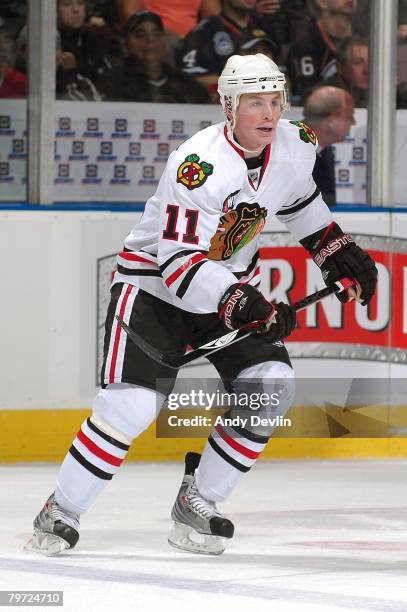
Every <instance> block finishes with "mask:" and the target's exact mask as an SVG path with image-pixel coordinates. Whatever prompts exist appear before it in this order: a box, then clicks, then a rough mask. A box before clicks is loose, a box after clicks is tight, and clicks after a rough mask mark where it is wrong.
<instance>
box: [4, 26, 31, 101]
mask: <svg viewBox="0 0 407 612" xmlns="http://www.w3.org/2000/svg"><path fill="white" fill-rule="evenodd" d="M11 46H12V43H11V40H10V39H9V37H8V36H7V33H6V32H4V31H2V32H0V98H25V97H26V96H27V79H26V77H25V75H24V74H22V73H21V72H19V71H18V70H14V69H13V68H12V67H11V65H10V64H11Z"/></svg>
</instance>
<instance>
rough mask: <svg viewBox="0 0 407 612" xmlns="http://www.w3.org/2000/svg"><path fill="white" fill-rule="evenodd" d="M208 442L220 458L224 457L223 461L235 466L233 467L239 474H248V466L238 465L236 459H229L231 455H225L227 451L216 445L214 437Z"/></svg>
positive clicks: (210, 437)
mask: <svg viewBox="0 0 407 612" xmlns="http://www.w3.org/2000/svg"><path fill="white" fill-rule="evenodd" d="M208 442H209V444H210V445H211V446H212V448H213V450H214V451H215V452H216V453H218V455H220V457H222V459H224V460H225V461H227V462H228V463H230V465H233V467H234V468H236V469H237V470H239V472H248V471H249V470H250V468H249V467H247V465H242V464H241V463H238V462H237V461H236V460H235V459H232V457H229V455H228V454H227V453H225V451H224V450H223V449H222V448H220V446H218V445H217V444H216V442H215V440H214V439H213V438H212V436H209V438H208Z"/></svg>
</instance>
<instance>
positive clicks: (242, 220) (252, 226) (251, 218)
mask: <svg viewBox="0 0 407 612" xmlns="http://www.w3.org/2000/svg"><path fill="white" fill-rule="evenodd" d="M232 195H233V194H232ZM266 216H267V210H266V209H265V208H263V207H260V206H259V204H257V202H255V203H254V204H248V203H247V202H240V203H239V204H238V205H237V206H236V208H235V209H234V210H229V211H228V212H227V213H226V214H224V215H222V217H221V218H220V221H219V225H218V229H217V230H216V233H215V235H214V236H212V239H211V246H210V249H209V252H208V258H209V259H214V260H215V261H225V260H226V259H229V258H230V257H232V255H233V254H234V253H237V251H239V250H240V249H242V248H243V247H244V246H246V244H248V243H249V242H250V241H251V240H253V239H254V238H255V237H256V236H257V235H258V234H259V233H260V232H261V230H262V229H263V227H264V224H265V222H266Z"/></svg>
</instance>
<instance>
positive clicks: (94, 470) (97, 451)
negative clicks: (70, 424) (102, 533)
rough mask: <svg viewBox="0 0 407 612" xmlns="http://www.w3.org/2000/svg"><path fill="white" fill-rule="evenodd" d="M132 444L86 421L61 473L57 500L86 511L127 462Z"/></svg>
mask: <svg viewBox="0 0 407 612" xmlns="http://www.w3.org/2000/svg"><path fill="white" fill-rule="evenodd" d="M128 450H129V446H128V445H127V444H124V443H123V442H119V441H118V440H116V439H115V438H113V437H112V436H110V435H108V434H106V433H105V432H103V431H102V430H101V429H100V428H99V427H97V426H96V425H95V424H94V423H93V422H92V421H91V419H90V418H88V419H87V420H86V421H84V422H83V423H82V426H81V428H80V430H79V431H78V433H77V435H76V437H75V439H74V441H73V443H72V446H71V448H70V449H69V452H68V453H67V455H66V457H65V459H64V461H63V463H62V465H61V468H60V472H59V476H58V483H57V487H56V490H55V495H56V500H57V502H58V503H59V504H60V505H61V506H62V507H64V508H66V509H67V510H71V511H73V512H77V513H79V514H80V513H82V512H85V510H87V509H88V508H89V506H90V505H91V504H92V502H93V501H94V500H95V498H96V497H97V496H98V495H99V493H100V492H101V491H102V490H103V489H104V488H105V486H106V485H107V483H108V482H109V481H110V480H111V479H112V478H113V476H114V474H116V472H117V471H118V469H119V467H120V466H121V464H122V463H123V460H124V458H125V456H126V454H127V451H128Z"/></svg>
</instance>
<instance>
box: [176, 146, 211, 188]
mask: <svg viewBox="0 0 407 612" xmlns="http://www.w3.org/2000/svg"><path fill="white" fill-rule="evenodd" d="M212 172H213V166H212V164H208V163H207V162H205V161H201V162H200V161H199V156H198V155H196V154H195V153H193V154H192V155H188V157H186V158H185V161H183V162H182V164H181V165H180V166H179V168H178V170H177V183H182V184H183V185H185V187H186V188H187V189H196V188H197V187H200V186H201V185H203V184H204V183H205V181H206V179H207V178H208V176H210V175H211V174H212Z"/></svg>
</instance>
